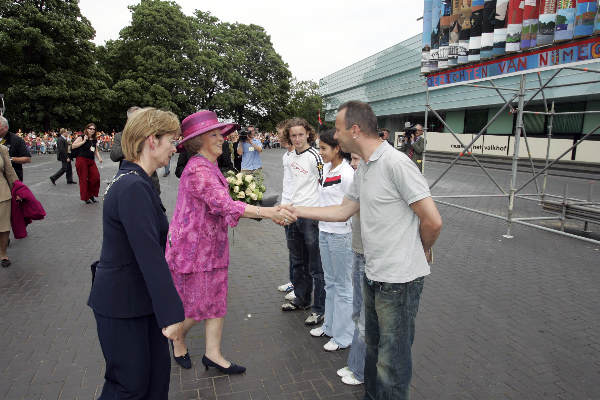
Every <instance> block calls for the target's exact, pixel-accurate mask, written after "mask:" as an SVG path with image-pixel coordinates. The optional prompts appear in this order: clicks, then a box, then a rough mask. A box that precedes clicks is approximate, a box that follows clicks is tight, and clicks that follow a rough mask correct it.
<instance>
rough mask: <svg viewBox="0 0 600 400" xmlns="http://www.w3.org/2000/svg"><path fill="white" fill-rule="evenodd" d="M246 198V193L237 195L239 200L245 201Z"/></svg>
mask: <svg viewBox="0 0 600 400" xmlns="http://www.w3.org/2000/svg"><path fill="white" fill-rule="evenodd" d="M244 197H246V193H244V192H239V193H238V194H237V198H238V199H243V198H244Z"/></svg>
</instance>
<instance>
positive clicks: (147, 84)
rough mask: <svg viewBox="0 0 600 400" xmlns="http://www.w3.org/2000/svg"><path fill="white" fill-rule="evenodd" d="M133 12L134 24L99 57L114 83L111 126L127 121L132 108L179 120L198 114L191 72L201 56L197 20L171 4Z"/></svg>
mask: <svg viewBox="0 0 600 400" xmlns="http://www.w3.org/2000/svg"><path fill="white" fill-rule="evenodd" d="M129 9H130V10H131V11H132V22H131V25H129V26H127V27H125V28H123V29H122V30H121V32H120V37H119V39H118V40H114V41H109V42H108V43H107V44H106V46H104V47H103V48H102V49H101V51H100V52H99V57H98V58H99V61H100V64H101V65H102V66H103V68H104V69H105V70H106V71H107V72H108V74H109V75H110V76H111V77H112V80H113V82H114V85H113V87H112V89H113V90H114V92H115V96H116V100H115V102H114V103H112V107H111V112H110V115H109V116H108V118H110V122H111V124H115V123H118V121H121V123H122V122H124V119H125V111H126V109H127V108H128V107H130V106H132V105H139V106H151V107H157V108H163V109H167V110H170V111H173V112H174V113H175V114H177V115H178V116H179V117H180V118H182V117H185V116H186V115H188V114H190V113H192V112H194V111H195V110H196V104H195V103H194V99H195V96H194V94H195V92H194V79H195V77H194V76H193V73H194V62H195V60H196V59H197V57H198V55H199V47H198V43H197V41H196V40H195V29H194V25H195V21H194V19H193V18H191V17H188V16H186V15H185V14H183V12H182V11H181V8H180V7H179V5H177V4H176V3H175V2H171V1H160V0H141V2H140V3H139V4H137V5H134V6H130V7H129Z"/></svg>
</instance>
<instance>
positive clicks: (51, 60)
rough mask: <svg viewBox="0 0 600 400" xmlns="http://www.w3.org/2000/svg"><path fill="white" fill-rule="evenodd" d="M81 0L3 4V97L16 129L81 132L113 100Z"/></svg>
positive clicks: (0, 7)
mask: <svg viewBox="0 0 600 400" xmlns="http://www.w3.org/2000/svg"><path fill="white" fill-rule="evenodd" d="M94 35H95V31H94V29H93V28H92V25H91V24H90V22H89V21H88V20H87V19H86V18H85V17H83V16H82V15H81V12H80V10H79V5H78V2H77V1H76V0H62V1H60V0H19V1H17V0H15V1H8V0H0V54H1V55H2V56H1V57H0V92H3V93H4V94H5V98H6V103H7V110H6V117H7V118H8V119H9V120H10V123H11V126H12V127H13V128H15V129H16V128H17V127H22V128H30V129H44V130H48V129H50V128H57V127H60V126H69V127H73V128H79V127H81V126H82V125H83V124H84V123H86V122H89V121H94V122H97V121H99V120H100V119H101V118H102V112H103V109H104V106H105V104H106V103H108V102H110V101H112V100H113V99H114V93H113V92H112V91H111V90H110V89H109V84H110V78H109V76H108V75H107V74H106V73H104V71H103V70H102V69H101V68H99V67H98V65H97V64H96V62H95V61H96V60H95V45H94V44H93V43H92V42H91V40H92V39H93V38H94Z"/></svg>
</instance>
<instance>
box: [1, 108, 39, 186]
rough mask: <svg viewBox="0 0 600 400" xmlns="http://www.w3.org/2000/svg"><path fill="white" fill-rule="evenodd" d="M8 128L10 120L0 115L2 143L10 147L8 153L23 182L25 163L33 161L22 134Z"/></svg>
mask: <svg viewBox="0 0 600 400" xmlns="http://www.w3.org/2000/svg"><path fill="white" fill-rule="evenodd" d="M8 128H9V126H8V120H7V119H6V118H4V117H3V116H1V115H0V144H3V145H4V146H6V147H7V148H8V155H9V157H10V162H11V164H12V166H13V169H14V170H15V173H16V174H17V176H18V177H19V180H20V181H21V182H23V164H28V163H30V162H31V154H30V153H29V150H27V145H26V144H25V141H24V140H23V139H22V138H21V137H20V136H17V135H15V134H14V133H11V132H9V131H8ZM34 136H35V135H34Z"/></svg>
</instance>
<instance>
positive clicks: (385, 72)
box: [319, 35, 600, 162]
mask: <svg viewBox="0 0 600 400" xmlns="http://www.w3.org/2000/svg"><path fill="white" fill-rule="evenodd" d="M585 67H586V68H588V69H591V70H598V71H600V62H591V63H588V64H586V65H585ZM420 70H421V35H417V36H414V37H412V38H410V39H408V40H405V41H403V42H401V43H398V44H396V45H394V46H392V47H390V48H388V49H385V50H383V51H381V52H379V53H377V54H374V55H372V56H370V57H368V58H366V59H364V60H361V61H358V62H356V63H354V64H352V65H350V66H348V67H345V68H343V69H341V70H339V71H337V72H334V73H333V74H330V75H328V76H326V77H324V78H322V79H321V80H320V82H319V83H320V91H321V94H322V95H323V96H324V100H325V101H324V107H325V110H324V114H325V120H326V121H332V120H333V119H334V118H335V112H336V109H337V107H338V106H339V105H340V104H342V103H343V102H345V101H348V100H360V101H365V102H368V103H369V104H371V106H372V108H373V110H374V111H375V114H376V115H377V118H378V125H379V127H380V128H388V129H390V131H391V132H394V133H395V134H396V135H398V134H399V132H401V131H402V130H403V127H404V125H405V123H406V122H410V123H411V124H414V123H421V124H423V123H424V122H425V104H426V90H427V89H426V83H425V77H424V76H423V75H421V72H420ZM555 72H556V70H546V71H542V72H541V73H540V75H541V79H542V81H543V82H545V81H546V80H547V79H548V78H549V77H550V76H552V74H554V73H555ZM596 81H597V82H596ZM519 82H520V76H518V75H513V76H507V77H502V78H496V79H495V80H494V84H495V85H497V86H498V87H505V88H512V89H518V88H519ZM583 82H592V83H587V84H580V83H583ZM482 84H486V83H485V82H482ZM569 84H579V85H569ZM487 85H488V86H489V84H487ZM525 86H526V88H527V89H528V93H529V95H528V97H526V99H529V97H530V96H531V95H533V94H534V93H535V90H534V89H535V88H539V86H540V81H539V78H538V74H537V73H529V74H527V75H526V81H525ZM549 86H558V87H553V88H549V89H545V90H544V95H545V97H546V99H547V101H548V104H549V105H550V104H551V103H552V102H554V104H555V111H556V112H584V111H600V74H598V73H593V72H583V71H575V70H563V71H561V72H560V74H559V75H558V76H557V78H555V79H554V80H553V81H552V83H551V84H550V85H549ZM509 93H514V92H511V91H503V94H504V95H505V96H508V94H509ZM429 99H430V104H431V106H432V108H433V109H435V110H436V111H438V113H439V114H440V115H441V116H442V118H443V119H444V121H445V122H446V123H447V125H448V126H449V127H450V128H451V129H452V130H453V131H454V132H455V133H457V134H460V135H465V136H464V139H465V140H468V138H469V137H472V136H470V135H473V134H476V133H478V132H479V131H480V130H481V129H482V128H483V127H485V126H486V125H487V124H488V122H489V121H490V120H491V119H492V118H493V116H494V115H495V114H497V113H498V111H499V110H500V108H501V107H502V106H503V105H504V101H503V100H502V98H501V97H500V96H499V95H498V94H497V93H496V91H494V90H490V89H482V88H474V87H471V86H465V85H458V86H450V87H441V88H437V89H435V90H429ZM525 110H528V111H544V103H543V98H542V95H541V94H539V95H537V96H536V97H535V98H534V100H533V101H531V102H530V103H529V105H528V106H527V107H526V108H525ZM549 122H550V116H547V115H543V114H537V115H536V114H525V115H524V125H525V130H526V133H527V136H528V137H529V139H530V145H531V147H532V149H531V151H532V154H533V155H534V158H544V157H545V154H546V146H547V136H548V133H549ZM515 123H516V114H515V113H511V112H509V111H507V110H506V111H504V112H502V113H501V114H500V115H499V117H498V118H497V119H496V120H494V122H493V123H492V124H491V125H490V126H489V127H488V128H487V129H486V131H485V135H484V137H482V138H481V139H480V140H481V141H478V142H477V143H476V145H477V146H476V148H475V150H476V151H479V149H481V151H482V152H483V153H486V151H485V149H486V148H489V149H492V150H491V151H490V152H489V154H491V155H506V156H510V155H512V146H511V144H512V143H511V138H510V135H512V132H514V127H515ZM599 126H600V114H593V113H588V114H583V113H582V114H570V115H561V116H554V117H553V118H552V131H551V133H552V138H553V140H552V150H551V157H552V156H555V157H556V156H558V155H560V154H561V152H562V151H563V150H564V149H568V148H569V147H570V146H571V145H572V144H573V143H574V142H575V141H577V140H578V139H580V138H581V137H582V136H583V135H585V134H586V133H588V132H590V131H592V130H594V129H595V128H597V127H599ZM427 127H428V131H429V132H431V134H430V137H429V139H428V150H436V151H449V152H453V151H457V152H458V151H460V147H459V146H456V141H455V140H454V139H453V138H452V137H451V135H450V134H449V130H448V129H447V128H446V127H445V126H444V125H443V124H442V123H441V122H440V121H439V120H438V119H437V118H436V117H435V116H434V115H432V113H429V115H428V123H427ZM444 133H446V134H447V135H443V134H444ZM461 140H462V138H461ZM463 141H464V140H463ZM486 142H487V143H486ZM492 144H494V145H493V146H492ZM523 147H524V146H523ZM475 150H474V151H475ZM521 151H524V149H521ZM525 151H526V150H525ZM520 153H521V152H520ZM520 155H523V156H526V155H527V154H526V153H525V154H520ZM565 159H567V160H568V159H570V160H575V161H582V162H600V129H598V132H597V133H595V134H593V135H592V137H591V138H590V139H589V140H586V141H585V142H584V143H583V144H582V145H580V146H579V147H578V148H577V149H575V150H574V151H572V152H571V153H570V154H568V155H567V156H566V157H565Z"/></svg>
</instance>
